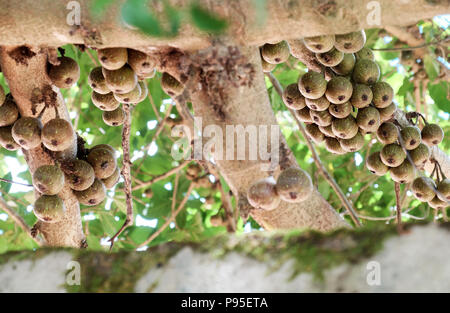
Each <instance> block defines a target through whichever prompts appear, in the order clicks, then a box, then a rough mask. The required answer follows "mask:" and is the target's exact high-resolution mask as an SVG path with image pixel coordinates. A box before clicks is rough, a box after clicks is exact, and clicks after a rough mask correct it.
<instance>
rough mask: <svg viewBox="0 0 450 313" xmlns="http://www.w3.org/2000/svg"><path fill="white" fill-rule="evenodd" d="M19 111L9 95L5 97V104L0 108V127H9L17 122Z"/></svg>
mask: <svg viewBox="0 0 450 313" xmlns="http://www.w3.org/2000/svg"><path fill="white" fill-rule="evenodd" d="M18 117H19V109H18V108H17V105H16V102H15V101H14V99H13V97H12V96H11V94H8V95H7V96H6V99H5V102H4V103H3V105H2V106H0V127H3V126H9V125H12V124H14V123H15V121H17V118H18Z"/></svg>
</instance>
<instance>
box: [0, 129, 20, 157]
mask: <svg viewBox="0 0 450 313" xmlns="http://www.w3.org/2000/svg"><path fill="white" fill-rule="evenodd" d="M0 144H1V145H2V147H3V148H5V149H6V150H9V151H16V150H17V149H19V148H20V146H19V144H18V143H17V142H16V141H15V140H14V138H13V136H12V126H3V127H0Z"/></svg>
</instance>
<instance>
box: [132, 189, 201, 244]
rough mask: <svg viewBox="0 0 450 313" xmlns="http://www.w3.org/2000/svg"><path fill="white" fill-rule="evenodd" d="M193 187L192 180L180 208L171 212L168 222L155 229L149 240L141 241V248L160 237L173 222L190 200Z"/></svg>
mask: <svg viewBox="0 0 450 313" xmlns="http://www.w3.org/2000/svg"><path fill="white" fill-rule="evenodd" d="M193 189H194V183H192V182H191V184H190V185H189V188H188V190H187V191H186V195H185V196H184V198H183V200H182V201H181V202H180V204H179V205H178V208H177V209H176V210H175V211H174V212H173V213H171V215H170V217H169V218H168V219H167V220H166V222H165V223H164V224H163V225H162V226H161V227H160V228H158V230H157V231H155V232H154V233H153V234H152V235H151V236H150V237H149V238H148V239H147V240H145V241H144V242H143V243H141V244H140V245H139V248H141V247H143V246H146V245H148V244H149V243H151V242H152V241H153V240H154V239H155V238H156V237H158V236H159V235H160V234H161V233H162V232H163V231H164V230H165V229H166V228H167V226H169V225H170V223H172V222H173V221H174V220H175V218H176V217H177V215H178V214H179V213H180V212H181V210H182V209H183V208H184V206H185V205H186V202H187V201H188V199H189V196H190V195H191V193H192V190H193Z"/></svg>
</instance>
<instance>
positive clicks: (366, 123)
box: [356, 107, 381, 132]
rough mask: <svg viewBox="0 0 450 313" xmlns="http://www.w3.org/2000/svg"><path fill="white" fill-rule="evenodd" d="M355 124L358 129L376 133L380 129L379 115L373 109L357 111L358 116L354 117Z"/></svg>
mask: <svg viewBox="0 0 450 313" xmlns="http://www.w3.org/2000/svg"><path fill="white" fill-rule="evenodd" d="M356 123H357V124H358V126H359V128H361V129H363V130H364V131H366V132H374V131H377V129H378V127H380V123H381V121H380V113H378V110H377V109H376V108H374V107H367V108H364V109H358V114H357V115H356Z"/></svg>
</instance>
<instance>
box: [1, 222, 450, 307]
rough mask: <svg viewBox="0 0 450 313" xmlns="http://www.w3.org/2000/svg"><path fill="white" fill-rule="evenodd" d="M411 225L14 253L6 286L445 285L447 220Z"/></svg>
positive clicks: (284, 288)
mask: <svg viewBox="0 0 450 313" xmlns="http://www.w3.org/2000/svg"><path fill="white" fill-rule="evenodd" d="M409 226H411V225H408V227H407V229H408V232H407V233H405V234H403V235H401V236H399V235H398V234H397V233H396V232H395V230H394V227H389V226H386V225H384V226H383V229H376V230H368V229H365V230H363V231H339V232H338V233H333V234H330V235H319V234H314V233H307V234H302V235H298V234H297V235H294V234H289V235H283V234H275V235H274V234H272V235H271V236H264V235H261V234H260V235H255V234H253V235H245V236H239V237H235V236H230V237H228V238H222V240H218V238H215V239H209V240H208V241H207V242H202V243H196V244H187V243H183V244H164V245H160V246H158V247H154V248H151V250H149V251H146V252H122V253H105V252H94V251H84V252H81V251H79V250H68V249H66V250H55V249H39V250H38V251H37V252H34V251H22V252H11V253H8V254H4V255H0V292H65V291H71V292H199V293H202V292H229V293H234V292H253V293H255V292H296V293H297V292H449V291H450V265H449V262H448V255H449V254H450V246H449V245H448V241H449V240H450V231H449V229H448V225H447V226H438V225H433V224H429V225H425V226H419V225H416V226H413V227H409ZM73 261H76V262H78V263H74V262H73ZM311 264H315V265H317V266H314V267H311ZM430 264H436V265H438V266H430ZM77 265H79V267H78V266H77ZM77 270H79V271H78V272H77ZM67 282H73V283H77V282H79V285H72V286H69V285H67V284H65V283H67ZM171 305H173V309H172V307H170V309H169V311H174V312H176V311H178V310H179V308H180V303H176V302H175V303H173V302H172V303H167V304H166V306H171ZM167 308H169V307H167Z"/></svg>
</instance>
